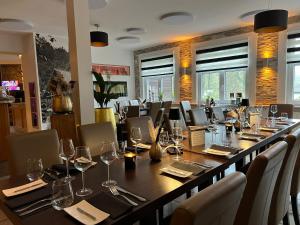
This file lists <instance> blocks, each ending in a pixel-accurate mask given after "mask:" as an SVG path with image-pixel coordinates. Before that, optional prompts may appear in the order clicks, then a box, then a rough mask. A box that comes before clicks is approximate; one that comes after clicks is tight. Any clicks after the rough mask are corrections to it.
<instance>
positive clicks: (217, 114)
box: [212, 107, 225, 123]
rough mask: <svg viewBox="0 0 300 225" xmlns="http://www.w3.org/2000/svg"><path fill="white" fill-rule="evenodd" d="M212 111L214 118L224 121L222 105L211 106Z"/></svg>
mask: <svg viewBox="0 0 300 225" xmlns="http://www.w3.org/2000/svg"><path fill="white" fill-rule="evenodd" d="M212 111H213V113H214V115H215V118H216V119H217V120H218V121H219V122H220V123H224V122H225V116H224V113H223V109H222V107H212Z"/></svg>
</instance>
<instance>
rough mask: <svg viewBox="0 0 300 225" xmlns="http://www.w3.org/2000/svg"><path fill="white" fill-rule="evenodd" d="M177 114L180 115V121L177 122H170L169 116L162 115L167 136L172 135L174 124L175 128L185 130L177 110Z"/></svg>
mask: <svg viewBox="0 0 300 225" xmlns="http://www.w3.org/2000/svg"><path fill="white" fill-rule="evenodd" d="M179 113H180V120H178V121H176V120H170V119H169V115H168V114H166V113H165V114H164V122H165V128H166V130H167V132H168V133H169V134H172V130H173V128H174V126H175V123H176V126H178V127H181V129H182V130H187V126H186V124H185V121H184V118H183V115H182V112H181V110H179Z"/></svg>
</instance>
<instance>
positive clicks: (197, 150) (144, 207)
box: [0, 119, 300, 225]
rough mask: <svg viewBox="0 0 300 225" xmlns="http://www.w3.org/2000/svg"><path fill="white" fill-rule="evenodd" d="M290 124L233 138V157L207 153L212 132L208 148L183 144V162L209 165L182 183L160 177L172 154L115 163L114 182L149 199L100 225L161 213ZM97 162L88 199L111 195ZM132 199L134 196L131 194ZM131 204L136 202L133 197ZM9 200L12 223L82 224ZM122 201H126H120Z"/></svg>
mask: <svg viewBox="0 0 300 225" xmlns="http://www.w3.org/2000/svg"><path fill="white" fill-rule="evenodd" d="M289 122H290V124H289V125H285V126H282V128H281V129H280V130H278V131H277V132H274V133H272V132H262V131H261V132H260V133H261V134H263V135H265V136H266V138H264V139H262V140H260V141H258V142H255V141H250V140H240V139H239V134H237V133H234V132H233V134H232V137H231V138H232V146H233V147H238V148H241V149H243V150H242V151H240V152H239V153H237V154H235V155H232V156H230V157H226V158H224V157H218V156H212V155H208V154H204V153H203V152H202V150H203V149H205V148H206V147H209V146H210V145H211V141H212V140H211V134H210V133H206V134H205V135H206V137H205V146H202V147H193V148H191V147H190V146H189V142H188V140H185V141H184V146H185V147H184V149H185V150H184V152H183V154H182V158H183V159H184V160H188V161H192V162H197V163H200V164H204V165H209V166H210V168H207V169H206V170H205V171H204V172H203V173H200V174H199V175H192V176H191V177H189V178H185V179H179V178H176V177H172V176H169V175H166V174H163V173H161V171H160V169H161V168H163V167H166V166H168V165H170V164H171V163H172V162H173V156H172V155H169V154H164V156H163V158H162V159H161V161H156V162H155V161H151V159H150V158H149V154H148V152H144V153H141V154H140V155H141V157H139V158H138V159H137V162H136V168H135V169H125V165H124V160H122V159H119V160H115V161H114V162H113V164H112V165H111V168H110V172H111V178H112V179H114V180H116V181H117V183H118V185H119V186H121V187H123V188H125V189H126V190H129V191H131V192H133V193H135V194H137V195H139V196H142V197H144V198H146V199H147V201H146V202H139V201H137V202H138V204H139V205H138V206H136V207H133V208H132V209H131V210H130V211H128V212H127V213H125V214H123V215H121V216H119V217H117V218H114V219H112V218H110V217H109V218H108V219H106V220H105V221H103V222H101V224H105V225H112V224H133V223H134V222H136V221H143V219H145V218H147V217H149V215H154V212H156V210H160V212H161V209H162V207H163V206H164V205H165V204H167V203H169V202H171V201H173V200H174V199H176V198H177V197H179V196H181V195H183V194H186V193H187V192H188V191H190V190H191V189H193V188H195V187H197V186H201V184H203V183H205V182H207V181H208V180H211V179H212V178H213V177H215V176H219V175H220V173H223V172H224V170H226V169H227V168H228V167H229V166H231V165H233V164H235V163H237V162H239V161H240V160H242V159H244V158H245V157H246V156H247V155H249V154H252V153H253V152H255V151H257V150H259V149H262V148H263V147H265V146H268V145H269V144H272V143H274V142H275V141H276V140H278V139H280V138H281V137H283V136H284V135H285V134H287V133H289V132H290V131H291V130H292V129H294V128H296V127H298V126H299V125H300V120H296V119H291V120H289ZM223 130H224V125H219V128H218V134H216V137H215V142H216V143H217V144H221V139H222V138H221V136H222V132H223ZM94 160H95V161H97V162H98V163H97V165H96V166H94V167H91V168H90V169H88V170H87V171H86V173H85V175H86V185H87V186H88V187H90V188H92V189H93V194H92V195H91V196H87V197H86V198H87V199H91V198H93V197H94V196H96V195H97V194H99V193H102V192H105V193H107V194H110V192H109V190H108V189H107V188H104V187H102V186H101V183H102V182H103V181H105V180H106V178H107V168H106V165H105V164H103V163H102V162H100V157H96V158H94ZM24 183H27V181H26V176H21V177H11V178H9V179H5V180H1V181H0V189H1V190H3V189H6V188H11V187H15V186H17V185H21V184H24ZM72 186H73V189H74V191H76V190H78V189H80V188H81V176H80V174H78V175H76V176H75V179H74V180H73V181H72ZM129 197H130V196H129ZM80 200H82V198H80V197H76V196H75V203H76V202H79V201H80ZM132 200H136V199H134V198H132ZM6 201H7V199H6V197H5V196H4V195H3V193H2V192H1V194H0V207H1V209H2V210H3V212H4V213H5V214H6V215H7V217H8V218H9V219H10V220H11V221H12V223H13V224H19V225H34V224H38V225H39V224H43V225H62V224H63V225H74V224H80V223H79V222H77V221H76V220H75V219H74V218H72V217H71V216H69V215H68V214H67V213H66V212H64V211H63V210H61V211H57V210H55V209H54V208H52V207H51V206H49V207H46V208H44V209H42V210H39V211H37V212H34V213H32V214H30V215H27V216H23V217H20V216H18V215H17V214H16V213H15V212H14V211H13V210H11V209H10V208H9V207H8V206H7V205H6V203H5V202H6ZM120 201H123V199H122V198H120Z"/></svg>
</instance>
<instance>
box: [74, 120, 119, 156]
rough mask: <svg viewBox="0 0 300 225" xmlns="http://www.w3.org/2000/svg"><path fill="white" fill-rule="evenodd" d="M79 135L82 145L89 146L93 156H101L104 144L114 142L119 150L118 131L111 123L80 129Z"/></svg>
mask: <svg viewBox="0 0 300 225" xmlns="http://www.w3.org/2000/svg"><path fill="white" fill-rule="evenodd" d="M78 135H79V139H80V142H81V144H82V145H84V146H88V147H89V148H90V151H91V155H92V156H96V155H99V154H100V148H101V144H102V143H103V142H114V143H115V146H116V148H117V149H118V147H119V146H118V141H117V135H116V131H115V129H114V127H113V125H112V124H111V122H103V123H93V124H86V125H81V126H79V127H78Z"/></svg>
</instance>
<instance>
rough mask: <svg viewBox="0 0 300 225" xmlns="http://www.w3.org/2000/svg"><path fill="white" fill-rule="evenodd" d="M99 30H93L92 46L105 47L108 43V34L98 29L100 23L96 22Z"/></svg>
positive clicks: (91, 33)
mask: <svg viewBox="0 0 300 225" xmlns="http://www.w3.org/2000/svg"><path fill="white" fill-rule="evenodd" d="M95 27H96V28H97V31H91V32H90V37H91V46H93V47H105V46H107V45H108V34H107V33H106V32H103V31H98V28H99V25H98V24H95Z"/></svg>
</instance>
